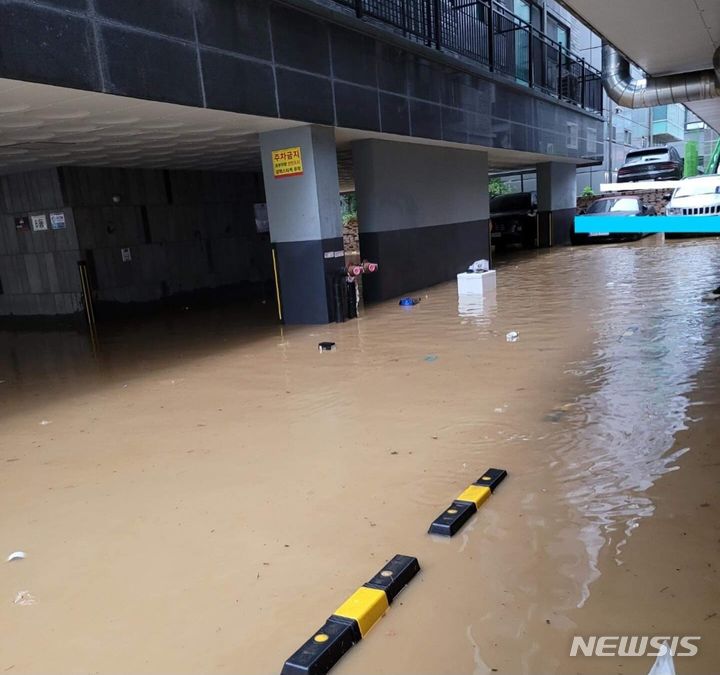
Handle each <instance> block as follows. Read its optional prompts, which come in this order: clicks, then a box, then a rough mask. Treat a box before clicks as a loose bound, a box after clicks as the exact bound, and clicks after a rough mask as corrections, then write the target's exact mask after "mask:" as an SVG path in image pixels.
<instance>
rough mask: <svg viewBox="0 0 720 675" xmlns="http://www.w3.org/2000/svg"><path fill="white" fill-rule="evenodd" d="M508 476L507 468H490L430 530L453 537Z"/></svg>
mask: <svg viewBox="0 0 720 675" xmlns="http://www.w3.org/2000/svg"><path fill="white" fill-rule="evenodd" d="M506 476H507V471H505V469H488V470H487V471H486V472H485V473H484V474H483V475H482V476H481V477H480V478H478V479H477V480H476V481H475V482H474V483H473V484H472V485H470V486H469V487H468V488H467V489H465V490H464V491H463V492H462V493H460V494H459V495H458V496H457V498H456V499H455V501H453V503H452V504H450V506H449V507H448V508H447V509H445V510H444V511H443V512H442V513H441V514H440V515H439V516H438V517H437V518H436V519H435V520H434V521H433V522H432V524H431V525H430V529H429V530H428V532H430V534H438V535H440V536H443V537H452V536H453V535H454V534H456V533H457V532H458V530H459V529H460V528H461V527H462V526H463V525H464V524H465V523H467V521H468V520H470V518H472V517H473V515H474V514H475V513H476V512H477V510H478V509H479V508H480V506H481V505H482V504H483V503H484V502H485V501H486V500H487V499H488V498H489V497H490V495H491V494H492V493H493V492H494V491H495V488H497V486H498V485H500V483H502V482H503V480H505V477H506Z"/></svg>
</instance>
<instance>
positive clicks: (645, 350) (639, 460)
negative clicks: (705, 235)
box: [558, 246, 717, 605]
mask: <svg viewBox="0 0 720 675" xmlns="http://www.w3.org/2000/svg"><path fill="white" fill-rule="evenodd" d="M708 253H710V255H708ZM668 263H669V261H668V258H667V252H665V253H664V252H663V250H662V249H661V248H645V247H638V246H634V247H632V248H624V249H617V250H614V251H612V253H611V254H608V255H607V256H606V265H605V270H604V271H605V277H606V279H607V280H608V281H607V282H606V290H607V304H606V308H605V311H604V312H602V313H601V314H599V315H597V316H596V317H595V319H594V328H595V330H596V331H597V333H598V339H597V341H596V343H595V345H594V347H595V349H594V355H593V357H592V358H591V359H589V360H588V361H587V362H585V363H582V364H580V365H579V366H578V370H577V373H578V374H580V375H581V376H582V377H583V379H585V380H586V381H587V382H588V384H589V386H590V393H588V394H586V395H584V396H581V397H580V398H579V400H578V401H577V407H574V408H573V410H576V411H577V412H576V413H575V414H574V415H571V416H569V417H568V420H567V423H568V424H570V425H572V427H573V432H572V435H570V436H568V437H566V438H565V439H564V444H563V446H562V447H561V448H560V449H559V450H558V454H559V455H560V456H561V457H562V463H563V464H564V469H563V471H561V473H560V474H559V475H558V480H559V481H560V482H561V484H562V485H563V488H564V490H565V492H566V497H567V499H568V500H569V501H570V502H571V503H572V504H573V505H574V506H575V508H577V509H578V511H579V512H580V513H581V514H582V516H583V518H585V519H586V523H585V525H584V526H583V528H582V534H581V539H582V541H583V542H584V543H585V545H586V548H587V555H588V563H589V566H590V570H589V575H588V581H587V583H586V584H584V587H583V590H582V598H581V600H580V605H582V604H583V603H584V602H585V601H586V600H587V598H588V597H589V594H590V590H589V585H590V584H591V583H592V582H593V581H594V580H595V579H596V578H597V577H598V576H599V574H600V573H599V571H598V556H599V554H600V551H601V550H602V549H603V547H605V546H612V547H614V557H615V561H616V562H617V564H618V565H621V564H622V549H623V547H624V546H625V544H626V543H627V539H628V537H629V536H630V535H631V533H632V531H633V530H634V529H635V528H637V527H638V525H639V522H640V521H641V520H642V519H643V518H646V517H649V516H651V515H652V513H653V511H654V509H655V505H654V503H653V501H652V500H651V499H650V498H649V497H648V496H647V490H648V489H649V488H650V487H652V486H653V484H654V483H655V481H656V480H657V479H658V478H660V477H661V476H662V475H663V474H665V473H667V472H668V471H673V470H675V468H677V467H676V460H677V459H678V458H679V457H680V456H681V455H683V454H684V453H685V452H687V450H688V449H680V450H677V451H676V452H674V453H672V454H670V455H668V454H667V453H668V451H669V450H670V449H671V448H672V446H673V443H674V439H675V435H676V433H677V432H678V431H680V430H682V429H685V428H686V426H685V421H686V419H687V409H688V406H689V404H690V400H689V398H688V396H689V394H690V392H691V391H692V389H693V383H694V381H695V378H696V377H697V374H698V373H699V372H700V371H701V370H702V368H703V366H704V364H705V362H706V360H707V358H708V357H709V355H710V354H711V351H712V344H711V343H710V342H708V341H707V339H708V337H709V331H710V326H711V325H712V324H711V323H709V321H708V319H709V318H710V312H711V311H712V309H713V308H708V306H707V304H706V303H703V302H702V293H703V290H704V289H705V286H707V284H708V281H707V279H708V278H711V277H712V275H713V274H714V273H715V270H716V264H717V260H716V256H715V255H713V251H712V250H711V249H707V248H705V247H696V248H693V247H685V248H680V247H675V249H674V250H673V257H672V269H671V270H668V269H667V265H668ZM588 476H592V480H591V481H588V479H587V477H588Z"/></svg>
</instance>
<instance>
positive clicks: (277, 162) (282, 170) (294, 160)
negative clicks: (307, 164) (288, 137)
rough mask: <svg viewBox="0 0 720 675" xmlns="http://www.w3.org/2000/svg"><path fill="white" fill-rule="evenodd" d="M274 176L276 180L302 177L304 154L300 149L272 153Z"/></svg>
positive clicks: (285, 149)
mask: <svg viewBox="0 0 720 675" xmlns="http://www.w3.org/2000/svg"><path fill="white" fill-rule="evenodd" d="M272 163H273V175H274V176H275V178H288V177H289V176H302V174H303V163H302V153H301V152H300V148H299V147H295V148H283V149H282V150H273V151H272Z"/></svg>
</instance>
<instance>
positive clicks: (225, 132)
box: [0, 79, 571, 190]
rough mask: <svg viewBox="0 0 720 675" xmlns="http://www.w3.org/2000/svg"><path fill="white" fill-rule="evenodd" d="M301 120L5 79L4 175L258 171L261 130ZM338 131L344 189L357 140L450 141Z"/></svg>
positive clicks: (0, 146) (506, 161)
mask: <svg viewBox="0 0 720 675" xmlns="http://www.w3.org/2000/svg"><path fill="white" fill-rule="evenodd" d="M302 124H303V123H302V122H292V121H287V120H279V119H275V118H266V117H255V116H252V115H241V114H238V113H229V112H222V111H217V110H208V109H205V108H192V107H187V106H180V105H175V104H171V103H159V102H154V101H146V100H139V99H133V98H125V97H121V96H111V95H109V94H101V93H97V92H87V91H79V90H75V89H66V88H63V87H53V86H50V85H45V84H37V83H30V82H19V81H16V80H5V79H0V173H14V172H19V171H29V170H31V169H41V168H47V167H52V166H73V165H75V166H121V167H142V168H161V169H165V168H168V169H204V170H215V171H232V170H235V171H260V170H261V162H260V143H259V138H258V134H259V133H262V132H264V131H270V130H272V129H279V128H288V127H292V126H301V125H302ZM335 136H336V141H337V146H338V166H339V174H340V179H341V186H342V189H343V190H349V189H353V177H352V173H353V169H352V153H351V152H350V143H351V142H352V141H354V140H359V139H363V138H385V139H389V140H401V141H404V142H413V143H423V144H428V145H447V143H442V142H441V141H432V140H425V139H420V138H417V139H412V138H408V137H405V136H392V135H389V134H380V133H373V132H366V131H358V130H353V129H336V132H335ZM454 145H455V146H456V147H465V148H468V149H471V150H475V151H478V150H483V151H485V152H487V153H488V156H489V161H490V166H491V168H494V169H511V168H523V167H527V166H530V165H533V164H535V163H537V162H543V161H548V160H550V159H553V158H552V157H549V156H546V155H537V154H532V153H523V152H517V151H513V150H505V149H488V148H480V147H478V146H471V145H465V146H461V145H459V144H454ZM554 159H556V161H563V160H562V159H558V158H554ZM565 161H571V160H565Z"/></svg>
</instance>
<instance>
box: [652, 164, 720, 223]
mask: <svg viewBox="0 0 720 675" xmlns="http://www.w3.org/2000/svg"><path fill="white" fill-rule="evenodd" d="M665 212H666V214H667V215H668V216H709V215H713V214H717V215H720V174H714V175H712V176H695V177H694V178H684V179H683V180H682V181H680V186H679V187H678V188H676V189H675V192H673V196H672V199H670V202H669V204H668V205H667V208H666V210H665Z"/></svg>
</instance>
